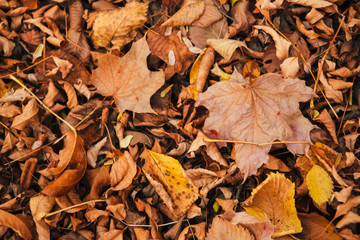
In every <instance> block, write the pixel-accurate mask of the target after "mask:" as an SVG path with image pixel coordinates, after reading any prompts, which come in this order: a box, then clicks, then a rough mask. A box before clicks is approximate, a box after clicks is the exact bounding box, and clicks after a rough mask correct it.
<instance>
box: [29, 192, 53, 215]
mask: <svg viewBox="0 0 360 240" xmlns="http://www.w3.org/2000/svg"><path fill="white" fill-rule="evenodd" d="M54 205H55V198H53V197H49V196H45V195H42V194H39V195H37V196H35V197H32V198H30V210H31V213H32V216H33V217H34V218H35V219H36V220H41V219H42V218H43V217H45V215H46V214H47V213H49V212H50V211H51V209H52V208H53V206H54Z"/></svg>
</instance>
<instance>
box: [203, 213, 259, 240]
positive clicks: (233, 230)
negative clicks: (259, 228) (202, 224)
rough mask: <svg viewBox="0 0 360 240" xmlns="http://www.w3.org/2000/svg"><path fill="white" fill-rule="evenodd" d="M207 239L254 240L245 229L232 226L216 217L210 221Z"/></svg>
mask: <svg viewBox="0 0 360 240" xmlns="http://www.w3.org/2000/svg"><path fill="white" fill-rule="evenodd" d="M207 239H208V240H223V239H234V240H255V237H254V235H252V234H251V233H250V232H249V230H247V229H246V228H243V227H242V226H240V225H235V224H232V223H231V222H229V221H226V220H224V219H223V218H221V217H219V216H216V217H215V218H214V220H213V221H212V225H211V228H210V229H209V232H208V234H207Z"/></svg>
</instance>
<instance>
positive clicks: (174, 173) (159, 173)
mask: <svg viewBox="0 0 360 240" xmlns="http://www.w3.org/2000/svg"><path fill="white" fill-rule="evenodd" d="M142 157H143V158H145V165H144V166H143V168H142V170H143V172H144V174H145V176H146V177H147V179H148V180H149V182H150V183H151V184H152V185H153V187H154V188H155V190H156V192H157V193H158V194H159V196H160V198H161V199H162V200H163V201H164V203H165V204H166V205H167V206H168V207H169V209H170V210H171V211H172V212H173V213H174V214H175V215H176V216H182V215H184V214H185V213H186V211H187V210H188V209H189V208H190V206H191V205H192V203H193V202H194V201H195V200H196V199H197V198H198V197H199V193H198V189H197V187H196V186H195V185H194V184H193V183H191V182H190V181H189V180H187V179H186V178H185V172H184V170H183V169H182V167H181V165H180V163H179V161H178V160H176V159H175V158H172V157H169V156H166V155H164V154H160V153H156V152H153V151H150V150H145V151H144V152H143V154H142Z"/></svg>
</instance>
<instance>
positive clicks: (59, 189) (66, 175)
mask: <svg viewBox="0 0 360 240" xmlns="http://www.w3.org/2000/svg"><path fill="white" fill-rule="evenodd" d="M66 139H67V142H66V145H65V147H64V149H63V150H61V151H60V164H61V165H60V167H57V168H55V169H49V172H50V173H52V174H53V175H55V176H57V178H56V179H55V180H54V181H53V182H51V183H49V184H48V185H47V186H46V187H45V188H44V189H43V190H42V193H44V194H46V195H48V196H52V197H59V196H62V195H64V194H66V193H67V192H69V191H70V190H71V189H72V188H73V187H74V186H75V184H76V183H77V182H79V181H80V179H81V178H82V177H83V175H84V174H85V171H86V166H87V158H86V152H85V149H84V141H83V140H82V139H81V137H80V136H77V135H75V133H74V132H72V131H70V132H68V133H67V136H66ZM65 168H68V169H66V170H65V171H63V170H64V169H65ZM59 174H61V175H59Z"/></svg>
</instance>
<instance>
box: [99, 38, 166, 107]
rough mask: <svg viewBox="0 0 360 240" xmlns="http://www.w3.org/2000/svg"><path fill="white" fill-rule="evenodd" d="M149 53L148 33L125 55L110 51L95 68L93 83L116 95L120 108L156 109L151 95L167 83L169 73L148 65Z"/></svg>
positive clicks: (106, 93)
mask: <svg viewBox="0 0 360 240" xmlns="http://www.w3.org/2000/svg"><path fill="white" fill-rule="evenodd" d="M149 54H150V50H149V46H148V45H147V42H146V40H145V37H144V38H142V39H140V40H138V41H137V42H135V43H134V44H133V45H132V48H131V49H130V51H129V52H128V53H127V54H126V55H125V56H124V57H122V58H120V57H117V56H114V55H110V54H105V55H102V56H101V57H100V58H99V60H98V61H99V67H98V68H97V69H95V70H94V71H93V84H94V86H95V87H96V88H97V92H98V93H100V94H102V95H104V96H113V97H114V99H115V102H116V106H117V109H118V110H119V111H120V112H123V111H124V110H131V111H134V112H137V113H144V112H150V113H154V110H153V109H152V108H151V106H150V97H151V96H152V95H153V94H154V93H155V92H156V91H157V90H158V89H159V88H160V87H161V86H162V85H163V83H164V81H165V75H164V73H163V71H158V72H152V71H150V70H149V69H148V68H147V63H146V58H147V56H148V55H149Z"/></svg>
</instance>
